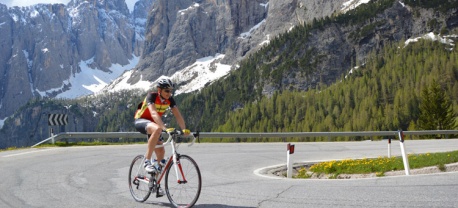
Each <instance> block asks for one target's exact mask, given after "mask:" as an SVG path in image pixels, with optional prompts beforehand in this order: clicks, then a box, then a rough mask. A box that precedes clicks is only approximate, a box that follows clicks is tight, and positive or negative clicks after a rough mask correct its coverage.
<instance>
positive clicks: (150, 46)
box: [109, 0, 359, 92]
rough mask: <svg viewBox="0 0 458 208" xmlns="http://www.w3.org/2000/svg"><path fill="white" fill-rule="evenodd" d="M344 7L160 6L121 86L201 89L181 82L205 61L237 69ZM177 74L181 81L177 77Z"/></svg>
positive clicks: (295, 2) (273, 0) (184, 1)
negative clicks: (162, 83) (156, 83)
mask: <svg viewBox="0 0 458 208" xmlns="http://www.w3.org/2000/svg"><path fill="white" fill-rule="evenodd" d="M345 2H346V1H345V0H333V1H319V0H312V1H310V0H289V1H283V0H240V1H202V0H201V1H189V0H181V1H166V0H159V1H157V3H156V4H154V5H153V9H152V15H151V16H149V19H148V26H147V33H146V41H145V52H144V53H143V54H142V57H141V60H140V61H139V64H138V65H137V66H136V67H135V69H134V70H133V71H132V72H129V74H128V75H126V76H123V78H122V80H118V82H126V83H129V84H131V85H135V84H136V83H138V82H141V81H145V80H156V79H157V78H159V77H160V76H168V77H177V78H175V79H174V80H175V81H176V82H178V84H179V85H181V84H188V85H189V83H192V85H199V84H202V83H201V82H202V80H199V82H196V81H194V82H193V79H194V78H196V76H192V75H188V76H186V77H187V78H184V79H183V78H178V77H182V76H181V75H182V74H183V73H184V71H187V70H186V69H185V68H186V67H189V66H192V65H194V64H198V63H197V62H198V60H200V59H214V60H213V61H212V64H213V65H214V66H213V68H217V67H215V65H217V64H220V65H222V66H223V67H226V66H229V67H230V68H232V69H234V68H236V66H237V63H238V62H239V61H240V60H242V59H243V58H244V57H245V56H246V55H248V54H250V53H252V52H253V51H256V50H258V49H259V48H260V47H262V46H263V45H265V44H268V43H269V41H270V40H271V39H272V38H274V37H275V36H277V35H278V34H280V33H283V32H285V31H288V30H291V29H292V28H294V27H295V26H296V25H298V24H303V23H305V22H310V21H312V20H313V19H321V18H323V17H326V16H329V15H332V14H333V13H339V12H340V11H341V9H342V8H344V3H345ZM349 2H353V1H349ZM356 2H359V1H356ZM217 57H218V58H217ZM223 71H226V72H228V70H223ZM176 73H178V74H180V75H174V74H176ZM226 74H227V73H226ZM222 75H225V74H224V73H223V74H222ZM222 75H219V76H222ZM212 81H213V80H208V81H207V82H205V83H203V84H202V85H206V84H210V83H211V82H212ZM115 85H116V82H114V83H113V84H112V86H110V87H109V88H116V86H115ZM182 91H183V92H188V91H190V90H182Z"/></svg>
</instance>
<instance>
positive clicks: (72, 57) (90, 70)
mask: <svg viewBox="0 0 458 208" xmlns="http://www.w3.org/2000/svg"><path fill="white" fill-rule="evenodd" d="M153 2H154V1H149V0H141V1H139V2H137V5H136V7H135V8H134V11H133V12H132V13H130V12H129V9H128V8H127V5H126V3H125V1H124V0H113V1H104V0H89V1H87V0H72V1H70V2H69V3H68V5H63V4H37V5H33V6H29V7H11V8H8V7H6V6H5V5H3V4H0V28H1V30H0V73H1V74H2V76H0V85H1V87H0V119H1V120H4V119H5V118H6V117H8V116H10V115H12V114H13V113H14V112H15V111H16V110H17V109H18V108H19V107H20V106H21V105H24V104H26V103H27V102H28V101H29V100H30V99H32V98H36V97H43V98H44V97H50V98H53V97H57V98H76V97H79V96H83V95H89V94H92V93H93V92H95V91H98V90H100V89H102V88H103V87H104V86H106V85H107V84H108V83H110V82H111V81H112V80H114V79H115V78H117V77H118V76H119V75H121V74H122V73H123V72H124V71H125V70H128V69H131V68H133V67H134V66H135V65H136V64H137V62H138V60H139V57H140V55H141V54H142V52H143V43H144V40H145V39H144V36H145V26H146V19H147V15H148V12H149V11H150V9H151V6H152V4H153Z"/></svg>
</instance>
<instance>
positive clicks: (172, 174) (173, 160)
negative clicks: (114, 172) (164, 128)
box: [129, 130, 202, 207]
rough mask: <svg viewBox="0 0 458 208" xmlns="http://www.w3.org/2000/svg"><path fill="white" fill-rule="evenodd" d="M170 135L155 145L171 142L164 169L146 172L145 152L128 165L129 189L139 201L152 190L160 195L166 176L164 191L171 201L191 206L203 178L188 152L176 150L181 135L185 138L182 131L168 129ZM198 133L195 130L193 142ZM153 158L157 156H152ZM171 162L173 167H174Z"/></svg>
mask: <svg viewBox="0 0 458 208" xmlns="http://www.w3.org/2000/svg"><path fill="white" fill-rule="evenodd" d="M167 134H168V139H167V141H166V142H165V143H164V144H162V145H156V148H158V147H163V146H165V145H167V144H169V143H170V144H171V147H172V155H171V156H170V157H169V159H168V160H167V161H166V163H165V166H164V167H162V171H160V172H158V173H156V172H152V173H147V172H146V170H145V168H144V163H145V156H144V155H138V156H136V157H135V158H134V159H133V161H132V163H131V165H130V169H129V189H130V193H131V194H132V197H133V198H134V199H135V200H136V201H138V202H144V201H146V200H147V199H148V198H149V196H150V195H151V193H156V198H157V197H160V195H159V188H160V187H161V185H160V184H161V181H162V179H163V178H164V176H165V183H164V185H165V188H164V189H165V193H166V195H167V198H168V199H169V201H170V203H172V205H173V206H175V207H192V206H193V205H194V204H195V203H196V202H197V199H199V195H200V190H201V188H202V178H201V174H200V170H199V167H198V166H197V163H196V162H195V161H194V159H192V158H191V157H190V156H188V155H182V154H179V153H178V152H177V149H178V146H179V143H180V142H181V139H185V137H184V136H182V135H183V133H182V132H181V131H178V130H175V131H173V132H168V133H167ZM198 135H199V133H192V134H190V135H189V136H188V137H186V138H189V137H191V139H192V142H191V143H190V144H189V146H191V145H193V144H194V142H195V140H196V137H198ZM152 158H154V157H152ZM172 166H173V167H174V170H172Z"/></svg>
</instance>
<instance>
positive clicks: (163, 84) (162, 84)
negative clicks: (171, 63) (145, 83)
mask: <svg viewBox="0 0 458 208" xmlns="http://www.w3.org/2000/svg"><path fill="white" fill-rule="evenodd" d="M157 87H159V88H161V89H166V88H174V87H175V84H174V83H173V82H172V80H170V79H167V78H164V79H161V80H159V81H158V82H157Z"/></svg>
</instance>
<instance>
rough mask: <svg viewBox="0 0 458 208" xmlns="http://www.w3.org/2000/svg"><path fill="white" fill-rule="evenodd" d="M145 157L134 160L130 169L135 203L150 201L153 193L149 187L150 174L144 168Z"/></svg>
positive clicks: (131, 190) (131, 188) (131, 189)
mask: <svg viewBox="0 0 458 208" xmlns="http://www.w3.org/2000/svg"><path fill="white" fill-rule="evenodd" d="M144 161H145V157H144V156H143V155H138V156H137V157H135V158H134V160H132V163H131V164H130V169H129V189H130V193H131V194H132V197H134V199H135V201H138V202H144V201H146V200H147V199H148V197H149V195H150V194H151V191H150V189H149V186H148V181H149V179H148V173H147V172H146V170H145V168H144V167H143V165H144Z"/></svg>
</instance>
